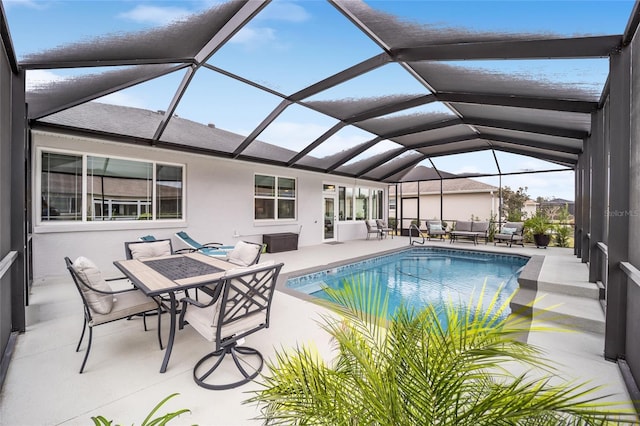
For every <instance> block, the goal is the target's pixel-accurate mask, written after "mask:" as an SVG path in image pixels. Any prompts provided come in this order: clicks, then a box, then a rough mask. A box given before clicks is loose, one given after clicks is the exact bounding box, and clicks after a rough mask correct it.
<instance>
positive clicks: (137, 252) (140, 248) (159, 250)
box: [129, 241, 171, 259]
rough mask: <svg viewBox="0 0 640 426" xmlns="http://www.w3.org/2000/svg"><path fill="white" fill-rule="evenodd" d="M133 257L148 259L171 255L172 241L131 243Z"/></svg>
mask: <svg viewBox="0 0 640 426" xmlns="http://www.w3.org/2000/svg"><path fill="white" fill-rule="evenodd" d="M129 250H130V251H131V258H132V259H147V258H150V257H160V256H169V255H171V243H170V242H169V241H153V242H150V243H133V244H129Z"/></svg>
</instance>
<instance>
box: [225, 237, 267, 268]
mask: <svg viewBox="0 0 640 426" xmlns="http://www.w3.org/2000/svg"><path fill="white" fill-rule="evenodd" d="M260 250H261V246H260V244H251V243H247V242H244V241H238V243H237V244H236V246H235V247H234V249H233V250H231V251H230V252H229V255H228V257H227V261H229V262H231V263H233V264H234V265H238V266H249V265H251V264H252V263H253V262H255V261H256V259H257V258H258V254H259V253H260Z"/></svg>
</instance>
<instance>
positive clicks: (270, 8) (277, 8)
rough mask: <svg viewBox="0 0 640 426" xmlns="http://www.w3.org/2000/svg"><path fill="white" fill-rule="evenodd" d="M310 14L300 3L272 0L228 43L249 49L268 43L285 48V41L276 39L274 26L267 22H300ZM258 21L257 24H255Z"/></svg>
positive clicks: (304, 20) (271, 45)
mask: <svg viewBox="0 0 640 426" xmlns="http://www.w3.org/2000/svg"><path fill="white" fill-rule="evenodd" d="M310 18H311V15H310V14H309V13H308V12H307V11H306V10H305V9H304V8H303V7H301V6H300V5H298V4H295V3H290V2H286V1H274V2H272V3H270V4H269V5H267V7H265V8H264V9H263V10H262V11H261V12H260V13H259V14H258V16H256V19H255V20H253V21H252V22H251V23H249V24H248V25H246V26H245V27H244V28H242V29H241V30H240V31H239V32H238V34H236V35H235V36H234V37H233V38H232V39H231V40H230V43H235V44H238V45H242V46H244V47H247V48H249V49H256V48H260V47H262V46H267V45H269V46H270V47H275V48H280V49H282V48H286V47H287V43H285V42H283V41H282V40H278V35H277V31H276V29H275V27H272V26H269V25H265V24H266V23H267V22H289V23H296V24H298V23H302V22H306V21H308V20H309V19H310ZM256 23H258V24H256ZM260 23H262V25H260Z"/></svg>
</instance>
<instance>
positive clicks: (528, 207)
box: [522, 199, 538, 219]
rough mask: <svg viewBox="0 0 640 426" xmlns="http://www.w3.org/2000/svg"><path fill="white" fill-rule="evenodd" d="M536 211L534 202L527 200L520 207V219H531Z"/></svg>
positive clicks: (536, 204)
mask: <svg viewBox="0 0 640 426" xmlns="http://www.w3.org/2000/svg"><path fill="white" fill-rule="evenodd" d="M537 211H538V203H537V202H536V201H535V200H532V199H528V200H527V201H525V202H524V206H523V207H522V218H523V219H527V218H530V217H533V216H534V215H535V214H536V212H537Z"/></svg>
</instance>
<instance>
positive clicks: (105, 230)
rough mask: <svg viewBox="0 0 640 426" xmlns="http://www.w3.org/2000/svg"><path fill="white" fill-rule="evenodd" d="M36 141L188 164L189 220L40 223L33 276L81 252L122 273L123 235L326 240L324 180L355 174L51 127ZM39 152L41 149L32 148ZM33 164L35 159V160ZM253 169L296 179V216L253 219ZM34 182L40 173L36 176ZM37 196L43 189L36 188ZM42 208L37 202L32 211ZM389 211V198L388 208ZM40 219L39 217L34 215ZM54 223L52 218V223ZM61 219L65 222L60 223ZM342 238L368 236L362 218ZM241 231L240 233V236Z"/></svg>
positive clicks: (54, 270) (342, 228) (60, 269)
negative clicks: (62, 132) (286, 235)
mask: <svg viewBox="0 0 640 426" xmlns="http://www.w3.org/2000/svg"><path fill="white" fill-rule="evenodd" d="M33 142H34V147H46V148H57V149H67V150H72V151H76V152H78V151H79V147H81V148H82V150H84V151H86V152H89V153H93V154H103V155H113V156H118V157H125V158H132V159H147V160H153V161H166V162H171V163H180V164H184V165H185V167H186V182H185V188H186V191H185V194H186V195H185V197H186V208H185V220H184V221H180V222H167V223H150V222H144V221H141V222H135V223H134V222H128V223H124V222H107V223H105V222H102V223H86V224H79V223H75V224H66V225H60V226H55V227H52V226H44V225H43V226H37V227H36V228H35V230H34V235H33V252H34V257H33V258H34V277H35V279H39V278H42V277H44V276H49V275H62V274H65V273H66V272H65V269H64V260H63V259H64V256H69V257H70V258H71V259H75V257H77V256H79V255H83V256H86V257H89V258H91V259H92V260H94V261H95V262H96V263H97V264H98V266H99V267H100V268H101V269H103V270H105V271H107V273H111V274H114V275H115V274H117V271H116V269H115V267H114V266H113V261H114V260H118V259H122V258H124V244H123V243H124V242H125V241H132V240H136V239H137V238H138V237H140V236H142V235H146V234H153V235H154V236H155V237H156V238H172V239H173V243H174V248H180V247H182V246H181V244H180V242H179V241H178V240H177V239H176V238H175V237H174V236H173V234H174V233H175V232H178V231H180V230H187V231H188V232H189V234H190V235H191V236H192V237H193V238H194V239H197V240H199V241H201V242H210V241H217V242H222V243H225V244H235V243H236V242H237V241H238V240H239V239H243V240H248V241H255V242H262V235H263V234H265V233H274V232H298V230H299V229H300V227H301V226H302V232H301V234H300V237H299V246H306V245H314V244H320V243H321V242H322V238H323V216H322V214H323V212H322V209H323V204H322V185H323V183H335V184H338V185H347V186H353V185H354V180H353V179H346V178H340V177H335V176H330V175H323V174H320V173H312V172H306V171H300V170H294V169H288V168H282V167H275V166H269V165H262V164H257V163H249V162H242V161H233V160H227V159H217V158H213V157H209V156H203V155H196V154H189V153H180V152H175V151H167V150H162V149H157V148H152V147H138V146H133V145H122V144H115V143H110V142H104V141H98V140H90V139H81V140H80V139H78V138H75V137H70V136H59V135H53V134H50V133H40V132H34V134H33ZM33 153H34V154H33V155H34V158H35V155H37V149H34V150H33ZM34 164H35V162H34ZM254 173H265V174H273V175H278V176H286V177H294V178H296V179H297V209H298V210H297V213H298V214H297V219H296V220H295V221H288V222H286V223H273V222H272V223H266V224H265V223H260V222H255V221H254V219H253V179H254V178H253V177H254ZM33 182H34V185H35V182H36V179H35V176H34V179H33ZM356 185H360V186H366V187H370V188H377V189H383V190H385V191H386V188H387V186H386V185H384V184H379V183H375V182H370V181H357V182H356ZM33 193H34V206H35V197H38V196H39V194H38V193H37V192H36V190H35V186H34V189H33ZM35 210H36V209H35V208H34V211H35ZM384 211H385V212H386V203H385V210H384ZM34 223H35V217H34ZM48 225H51V224H48ZM55 225H59V224H55ZM337 228H338V235H339V238H340V240H343V241H344V240H348V239H357V238H365V237H366V228H365V226H364V225H363V224H362V223H361V222H358V223H356V222H353V223H340V224H339V225H338V227H337ZM235 233H237V234H239V235H240V237H234V235H235Z"/></svg>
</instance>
